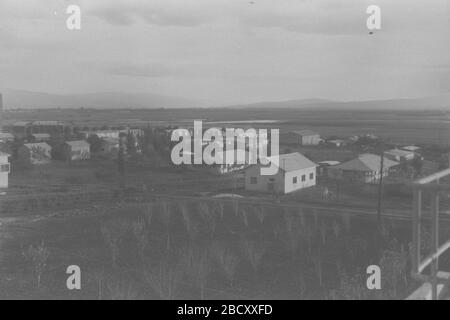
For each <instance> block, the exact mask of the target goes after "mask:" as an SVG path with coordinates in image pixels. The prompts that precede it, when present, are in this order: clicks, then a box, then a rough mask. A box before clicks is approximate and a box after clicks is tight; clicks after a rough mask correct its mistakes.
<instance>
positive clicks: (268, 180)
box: [245, 152, 317, 193]
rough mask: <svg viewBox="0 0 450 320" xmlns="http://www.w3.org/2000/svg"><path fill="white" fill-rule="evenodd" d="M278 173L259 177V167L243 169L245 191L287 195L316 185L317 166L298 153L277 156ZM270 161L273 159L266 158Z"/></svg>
mask: <svg viewBox="0 0 450 320" xmlns="http://www.w3.org/2000/svg"><path fill="white" fill-rule="evenodd" d="M278 157H279V162H278V168H279V170H278V173H277V174H275V175H270V176H269V175H268V176H265V175H261V173H260V172H261V165H260V164H258V165H252V166H250V167H248V168H246V169H245V189H246V190H250V191H259V192H274V193H289V192H293V191H296V190H299V189H303V188H308V187H312V186H315V185H316V167H317V164H315V163H314V162H312V161H311V160H309V159H308V158H306V157H305V156H303V155H301V154H300V153H298V152H294V153H288V154H282V155H279V156H278ZM268 159H269V160H270V161H273V160H274V157H269V158H268Z"/></svg>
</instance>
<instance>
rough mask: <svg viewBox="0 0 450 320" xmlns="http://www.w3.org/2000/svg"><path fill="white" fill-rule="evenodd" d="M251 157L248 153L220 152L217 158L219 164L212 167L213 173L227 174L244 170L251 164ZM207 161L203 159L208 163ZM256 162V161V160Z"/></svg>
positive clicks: (236, 151)
mask: <svg viewBox="0 0 450 320" xmlns="http://www.w3.org/2000/svg"><path fill="white" fill-rule="evenodd" d="M249 157H250V155H249V153H248V152H247V151H243V152H242V150H241V152H238V150H226V151H222V152H219V153H218V154H217V155H216V156H215V158H216V159H217V160H218V161H217V162H218V163H219V164H215V165H212V171H213V173H219V174H226V173H230V172H233V171H239V170H243V169H245V168H246V167H248V166H249V165H248V164H249V163H250V158H249ZM206 160H207V159H203V161H206ZM255 160H256V159H255Z"/></svg>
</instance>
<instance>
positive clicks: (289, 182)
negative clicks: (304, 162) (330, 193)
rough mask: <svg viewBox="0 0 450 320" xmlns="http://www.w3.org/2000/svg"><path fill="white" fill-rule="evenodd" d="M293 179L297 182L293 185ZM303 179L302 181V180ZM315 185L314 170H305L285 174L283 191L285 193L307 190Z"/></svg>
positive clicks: (313, 168)
mask: <svg viewBox="0 0 450 320" xmlns="http://www.w3.org/2000/svg"><path fill="white" fill-rule="evenodd" d="M294 177H296V178H297V182H296V183H294ZM302 177H304V181H303V179H302ZM315 185H316V168H315V167H311V168H305V169H300V170H296V171H291V172H286V173H285V182H284V190H285V193H289V192H293V191H296V190H299V189H304V188H309V187H312V186H315Z"/></svg>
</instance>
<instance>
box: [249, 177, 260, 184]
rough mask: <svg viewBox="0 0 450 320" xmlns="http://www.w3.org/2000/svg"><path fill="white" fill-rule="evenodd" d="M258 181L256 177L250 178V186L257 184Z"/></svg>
mask: <svg viewBox="0 0 450 320" xmlns="http://www.w3.org/2000/svg"><path fill="white" fill-rule="evenodd" d="M257 183H258V179H257V178H256V177H250V184H257Z"/></svg>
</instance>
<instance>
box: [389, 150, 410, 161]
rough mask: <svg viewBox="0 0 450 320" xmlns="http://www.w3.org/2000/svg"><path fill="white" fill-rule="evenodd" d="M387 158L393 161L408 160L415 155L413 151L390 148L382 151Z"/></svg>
mask: <svg viewBox="0 0 450 320" xmlns="http://www.w3.org/2000/svg"><path fill="white" fill-rule="evenodd" d="M384 154H385V156H386V157H387V158H388V159H391V160H393V161H399V162H400V161H410V160H413V159H414V157H415V155H416V154H415V153H414V151H408V150H402V149H391V150H388V151H385V152H384Z"/></svg>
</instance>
